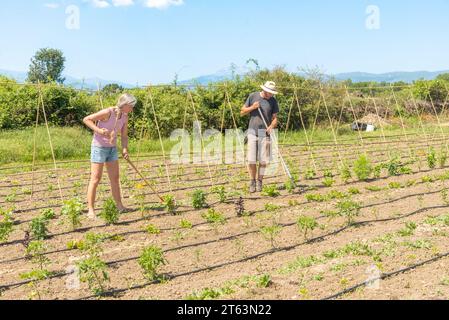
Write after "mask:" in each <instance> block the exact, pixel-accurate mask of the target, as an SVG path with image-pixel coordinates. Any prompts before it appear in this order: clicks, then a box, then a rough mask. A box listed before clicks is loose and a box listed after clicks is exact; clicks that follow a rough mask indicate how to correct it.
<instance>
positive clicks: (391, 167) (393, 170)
mask: <svg viewBox="0 0 449 320" xmlns="http://www.w3.org/2000/svg"><path fill="white" fill-rule="evenodd" d="M401 167H402V164H401V162H400V161H399V159H398V157H394V158H392V159H391V160H390V161H389V162H388V163H387V164H386V168H387V170H388V174H389V175H390V176H398V175H400V174H401Z"/></svg>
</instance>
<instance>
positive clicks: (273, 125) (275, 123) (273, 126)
mask: <svg viewBox="0 0 449 320" xmlns="http://www.w3.org/2000/svg"><path fill="white" fill-rule="evenodd" d="M277 126H278V114H277V113H273V120H272V121H271V124H270V126H269V127H268V130H267V134H269V135H270V134H271V132H272V131H273V130H274V129H276V128H277Z"/></svg>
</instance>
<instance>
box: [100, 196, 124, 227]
mask: <svg viewBox="0 0 449 320" xmlns="http://www.w3.org/2000/svg"><path fill="white" fill-rule="evenodd" d="M99 216H100V217H101V218H102V219H103V220H104V221H105V222H106V223H107V224H109V225H111V224H116V223H117V222H118V220H119V217H120V212H119V210H118V208H117V205H116V204H115V201H114V199H112V198H108V199H106V200H105V201H104V203H103V209H102V210H101V212H100V214H99Z"/></svg>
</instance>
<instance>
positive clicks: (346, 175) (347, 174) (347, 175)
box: [340, 164, 352, 183]
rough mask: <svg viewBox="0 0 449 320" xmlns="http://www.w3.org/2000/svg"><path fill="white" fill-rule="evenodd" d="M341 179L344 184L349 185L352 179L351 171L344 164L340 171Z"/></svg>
mask: <svg viewBox="0 0 449 320" xmlns="http://www.w3.org/2000/svg"><path fill="white" fill-rule="evenodd" d="M340 177H341V180H342V181H343V183H348V182H349V180H351V178H352V174H351V169H350V168H349V166H348V165H347V164H344V165H343V166H342V167H341V169H340Z"/></svg>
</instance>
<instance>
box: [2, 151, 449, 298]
mask: <svg viewBox="0 0 449 320" xmlns="http://www.w3.org/2000/svg"><path fill="white" fill-rule="evenodd" d="M404 150H405V151H404V152H408V151H407V150H408V149H407V148H405V149H404ZM331 154H332V152H329V155H331ZM383 156H384V158H383V159H384V160H385V159H386V158H388V154H387V153H385V152H384V153H383ZM292 157H293V156H292ZM306 157H307V156H306ZM375 160H377V159H375ZM379 161H380V158H379ZM424 161H425V160H424ZM330 165H331V164H330ZM160 166H161V163H158V162H157V161H154V160H151V161H150V160H146V161H145V160H143V161H142V162H141V163H140V167H141V168H142V170H143V171H144V172H145V173H144V174H145V175H146V176H148V177H149V178H152V181H156V183H155V187H156V189H157V190H166V191H165V193H170V191H169V190H170V186H171V189H172V190H173V192H172V194H173V195H174V196H175V197H176V199H177V200H178V204H180V207H179V208H178V210H177V215H172V214H169V213H167V212H165V211H164V210H163V209H157V208H154V207H151V205H154V204H156V203H157V202H158V199H157V197H156V196H155V195H154V194H153V193H152V192H151V191H150V190H149V189H148V188H147V187H146V186H144V184H142V182H140V180H139V178H138V177H137V176H136V175H135V174H134V173H132V172H131V171H127V169H128V168H127V167H125V166H123V168H122V172H127V174H126V175H124V177H126V179H124V180H123V178H122V186H123V190H124V197H125V202H126V203H127V204H128V205H129V206H130V207H132V208H133V209H134V211H133V212H131V213H126V214H124V215H122V216H121V217H120V222H119V223H118V224H116V225H112V226H110V225H106V224H105V223H104V222H103V221H102V220H100V219H97V220H89V219H87V217H85V218H84V219H83V221H82V227H81V228H79V229H77V230H71V228H70V226H69V225H68V224H67V223H66V222H64V219H63V217H60V216H59V213H60V208H61V200H60V195H59V189H58V186H57V178H56V176H55V175H54V173H51V172H43V173H35V174H34V181H35V185H34V191H35V192H34V196H33V198H32V199H31V198H30V194H29V190H24V189H27V188H31V186H30V183H31V181H32V180H33V179H32V174H31V173H27V174H22V175H9V176H4V177H3V178H2V179H1V183H0V194H1V195H2V196H1V198H0V201H1V206H2V207H4V208H7V207H9V206H14V212H13V216H14V218H15V223H16V225H15V229H14V231H13V233H12V234H11V235H10V236H9V239H8V240H7V241H5V242H4V243H2V244H0V288H1V289H0V290H2V295H1V296H0V297H1V298H2V299H27V298H28V296H29V293H30V291H31V290H32V288H31V287H30V286H28V285H26V283H25V281H24V280H22V279H21V278H20V274H21V273H24V272H29V271H31V270H32V269H33V268H34V267H35V265H33V263H32V262H31V261H29V260H27V259H25V258H24V256H25V248H24V245H23V239H24V233H25V231H26V230H28V228H29V224H30V221H31V219H33V218H34V217H36V216H38V215H39V212H40V210H41V209H43V208H46V207H53V208H54V209H55V211H56V213H57V214H58V218H57V219H56V220H52V221H51V223H50V225H49V231H50V237H49V238H48V239H47V240H46V241H45V243H46V244H47V246H48V250H49V253H48V254H47V255H46V256H47V257H48V258H49V259H50V261H51V264H50V265H49V266H48V269H49V270H50V271H56V272H60V273H62V274H61V275H59V276H56V277H52V278H51V279H48V280H44V281H41V282H40V283H39V284H38V286H39V288H40V292H41V294H42V297H43V298H45V299H92V298H95V297H93V295H92V292H91V291H90V290H89V289H88V288H87V286H86V284H85V283H81V284H80V285H79V286H78V285H77V279H76V276H75V275H74V274H73V273H72V270H73V269H74V265H75V263H76V261H79V260H80V259H83V258H84V257H85V253H83V252H80V251H79V250H69V249H68V248H67V243H68V242H70V241H74V240H81V239H83V237H84V236H85V235H86V234H87V233H88V232H95V233H107V234H109V235H118V236H119V237H116V238H113V239H109V240H107V241H106V242H105V243H104V244H103V253H102V254H101V258H102V259H103V260H104V261H105V262H106V263H108V267H109V269H108V273H109V276H110V279H111V281H110V283H108V290H107V293H108V292H109V291H110V292H109V293H111V294H113V295H108V296H106V297H105V298H108V299H184V298H186V297H188V296H189V295H190V296H191V295H193V294H195V293H196V294H199V293H201V292H204V289H206V288H209V289H213V290H214V291H216V292H218V295H219V298H230V299H324V298H328V297H331V296H333V295H334V294H336V293H338V292H340V291H342V290H344V289H346V288H350V287H352V286H353V285H356V284H359V283H362V284H363V283H364V282H365V281H366V280H367V279H368V278H369V276H370V275H372V274H373V273H374V274H378V275H381V274H387V273H390V272H394V271H396V270H400V269H403V268H405V267H409V266H413V265H414V264H416V263H419V262H421V261H425V260H428V259H432V258H434V257H438V255H440V254H443V253H445V252H447V251H449V246H448V245H447V237H448V235H449V228H448V227H447V226H446V224H444V223H440V222H438V223H437V224H434V225H431V224H429V221H428V217H429V216H430V217H436V216H441V217H444V216H445V215H446V214H448V211H447V199H446V198H445V196H444V195H445V191H444V190H446V185H447V182H446V179H439V180H438V179H433V180H434V181H429V177H438V176H441V175H442V174H445V173H446V169H445V168H443V169H435V170H426V169H425V168H424V167H425V165H424V164H423V165H418V164H414V165H411V166H410V167H411V168H412V169H413V173H412V174H409V175H401V176H394V177H388V176H386V175H385V174H384V175H383V176H382V177H381V178H379V179H376V180H373V181H369V182H357V181H355V180H353V181H350V182H349V183H346V184H345V183H343V182H341V181H340V180H339V178H338V177H336V178H335V180H336V184H335V185H334V186H332V187H324V186H323V184H322V181H321V179H320V178H316V179H314V180H309V181H306V180H302V181H301V188H302V191H303V192H301V193H299V192H297V191H295V192H294V193H289V192H287V191H286V190H282V191H280V193H281V194H280V196H277V197H268V196H263V195H259V194H256V195H248V194H246V193H245V189H246V184H247V181H246V175H247V172H246V169H245V168H242V167H241V166H240V167H239V166H214V167H212V174H213V179H212V183H211V181H210V179H209V175H208V167H207V166H206V165H201V166H197V167H195V166H192V167H189V168H186V169H184V172H183V173H182V174H180V175H179V177H178V179H176V178H174V177H171V178H172V179H171V181H170V182H171V183H170V184H169V183H168V182H167V179H166V177H165V176H164V170H161V169H160ZM162 169H163V165H162ZM128 170H129V169H128ZM158 170H159V173H158V172H157V171H158ZM173 170H174V169H172V171H173ZM86 172H88V171H86V168H84V169H82V168H81V169H66V170H64V172H62V173H60V174H59V180H60V185H61V188H62V195H63V197H64V199H69V198H72V197H77V196H78V197H81V198H83V197H84V192H85V186H86V182H87V181H86V180H88V176H87V175H86ZM104 179H107V178H106V175H105V177H104ZM430 180H432V179H430ZM283 181H285V178H284V176H283V175H282V172H279V173H278V174H276V175H275V176H274V177H270V178H268V179H267V181H266V184H281V183H282V182H283ZM392 183H400V186H401V187H398V186H397V185H395V184H392ZM220 184H221V185H223V186H225V187H226V191H227V192H228V193H229V199H228V200H227V201H226V202H224V203H220V201H219V199H218V197H217V195H216V194H214V193H212V192H210V190H209V189H210V187H211V186H212V185H220ZM50 186H51V187H50ZM373 186H377V187H380V188H382V190H380V191H370V190H368V189H366V188H367V187H370V189H371V190H373V189H372V187H373ZM14 188H16V190H13V189H14ZM350 188H352V189H353V190H354V189H357V190H358V191H359V192H360V193H359V194H354V195H352V196H351V199H352V200H353V201H356V202H358V203H360V205H361V211H360V214H359V215H358V216H357V217H356V218H355V224H353V225H347V223H346V220H345V219H344V218H343V217H335V218H329V217H327V216H326V215H325V212H328V211H332V210H336V204H337V203H338V202H339V201H341V200H340V199H328V200H327V201H323V202H309V201H307V199H306V196H307V195H308V194H321V195H324V194H328V193H329V192H330V191H332V190H334V191H339V192H342V193H345V194H347V193H348V191H349V189H350ZM195 189H203V190H205V191H207V192H208V193H209V194H208V204H209V206H210V207H212V208H213V209H214V210H216V211H218V212H221V213H222V214H223V215H224V217H225V218H226V223H225V224H223V225H211V224H208V223H207V222H206V221H205V219H204V218H203V217H202V214H203V213H206V212H207V211H208V210H209V209H208V208H205V209H200V210H196V209H193V207H192V206H191V203H190V194H191V192H192V191H193V190H195ZM99 191H100V192H99V199H100V200H102V199H105V198H106V197H107V196H108V193H109V189H108V188H107V183H106V182H104V183H103V184H102V187H101V188H100V190H99ZM233 193H235V194H233ZM237 193H238V194H241V195H242V196H243V198H244V206H245V210H246V211H247V213H248V214H249V215H248V216H245V217H237V216H236V214H235V210H234V207H235V205H234V200H235V198H236V197H237ZM139 194H143V195H144V196H145V198H144V199H143V200H138V197H137V196H138V195H139ZM7 197H9V199H7ZM101 203H102V201H99V206H101ZM267 204H274V205H276V206H279V207H278V208H276V207H275V208H271V209H270V207H267V206H266V205H267ZM300 215H306V216H310V217H314V218H316V221H317V222H318V223H319V225H320V227H319V228H317V229H315V230H314V231H313V233H312V234H311V235H310V236H309V238H308V239H305V238H304V236H303V234H301V232H299V231H298V227H297V225H296V221H297V218H298V217H299V216H300ZM181 220H186V221H189V222H191V223H192V225H193V227H192V228H191V229H188V228H181V226H180V222H181ZM274 223H276V224H279V225H280V226H281V227H282V229H281V231H280V233H279V234H278V235H277V236H276V237H275V239H274V243H273V244H272V243H271V241H270V240H267V239H266V238H264V236H263V235H262V233H261V232H260V229H261V227H264V226H270V225H273V224H274ZM406 223H409V225H410V223H413V224H414V225H415V229H413V228H412V229H413V230H412V232H409V233H404V232H402V231H403V230H404V228H406V226H405V224H406ZM149 224H152V225H154V226H156V227H158V228H159V229H160V234H149V233H147V232H146V231H145V227H146V226H148V225H149ZM447 229H448V230H447ZM401 234H402V235H401ZM149 245H156V246H158V247H160V248H162V249H163V251H164V254H165V258H166V259H167V261H168V263H167V265H164V266H162V267H161V268H160V269H159V270H158V271H159V273H160V274H161V275H164V276H165V277H166V278H167V280H166V281H162V282H161V283H154V282H149V281H148V280H146V279H145V277H144V275H143V273H142V270H141V268H140V266H139V264H138V262H137V259H138V257H139V255H140V253H141V252H142V250H143V249H144V248H145V247H147V246H149ZM354 246H356V247H357V248H359V249H360V248H362V247H363V248H365V249H366V248H369V250H358V251H357V250H356V249H347V248H348V247H349V248H352V247H354ZM342 248H346V249H347V250H346V251H345V250H343V251H344V252H343V253H341V252H340V253H335V252H334V254H333V255H332V254H331V253H332V251H337V252H338V249H342ZM311 257H313V258H311ZM447 261H448V258H444V257H442V258H441V259H438V260H436V261H433V262H431V263H429V264H425V265H423V266H420V267H417V268H415V269H412V270H409V271H407V272H405V273H402V274H398V275H395V276H392V277H389V278H387V279H384V280H381V281H380V282H379V285H378V286H377V285H371V286H365V285H364V286H361V287H360V288H359V289H357V290H354V291H351V292H349V293H347V294H344V295H340V296H337V297H336V298H340V299H447V298H449V280H447V279H449V270H448V267H447V266H448V265H447ZM376 272H377V273H376ZM262 275H269V279H270V281H269V282H268V283H266V284H265V285H260V284H259V285H258V281H257V280H255V279H258V277H260V276H262ZM247 277H249V278H247ZM224 289H226V290H224Z"/></svg>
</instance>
